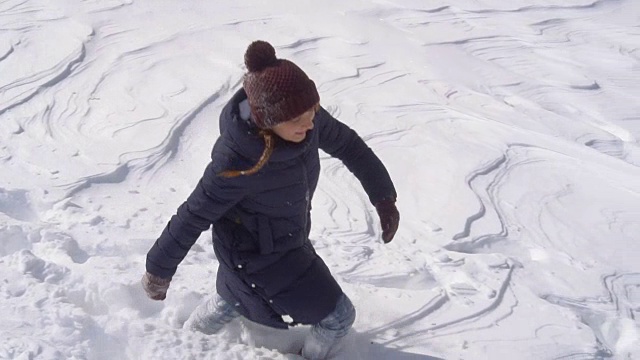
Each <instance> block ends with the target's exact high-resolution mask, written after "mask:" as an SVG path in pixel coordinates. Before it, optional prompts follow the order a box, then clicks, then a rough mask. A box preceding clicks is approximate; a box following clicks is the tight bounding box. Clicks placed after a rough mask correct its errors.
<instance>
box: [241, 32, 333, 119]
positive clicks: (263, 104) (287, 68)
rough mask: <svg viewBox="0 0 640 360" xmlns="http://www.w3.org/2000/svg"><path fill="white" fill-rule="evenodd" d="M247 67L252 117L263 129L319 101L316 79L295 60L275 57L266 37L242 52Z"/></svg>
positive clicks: (245, 82)
mask: <svg viewBox="0 0 640 360" xmlns="http://www.w3.org/2000/svg"><path fill="white" fill-rule="evenodd" d="M244 63H245V65H246V66H247V69H248V70H249V72H248V73H246V74H245V75H244V90H245V91H246V93H247V97H248V98H249V106H251V118H252V120H253V122H254V123H255V124H256V125H257V126H258V127H259V128H262V129H269V128H271V127H273V126H274V125H277V124H280V123H282V122H285V121H289V120H292V119H294V118H296V117H298V116H299V115H302V114H303V113H304V112H305V111H307V110H309V109H311V108H312V107H313V106H314V105H315V104H317V103H318V102H320V96H319V95H318V90H316V85H315V83H314V82H313V81H312V80H311V79H309V77H308V76H307V74H305V73H304V71H302V69H300V68H299V67H298V66H297V65H296V64H294V63H292V62H291V61H289V60H286V59H278V58H276V50H275V49H274V48H273V46H271V44H269V43H268V42H266V41H254V42H253V43H251V45H249V47H248V48H247V52H246V53H245V54H244Z"/></svg>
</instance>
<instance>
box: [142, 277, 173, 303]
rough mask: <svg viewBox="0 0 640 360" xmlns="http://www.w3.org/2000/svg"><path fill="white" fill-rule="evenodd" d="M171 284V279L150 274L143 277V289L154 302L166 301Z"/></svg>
mask: <svg viewBox="0 0 640 360" xmlns="http://www.w3.org/2000/svg"><path fill="white" fill-rule="evenodd" d="M170 282H171V279H163V278H161V277H159V276H155V275H153V274H150V273H148V272H146V273H145V274H144V275H143V276H142V288H143V289H144V291H145V292H146V293H147V296H148V297H150V298H151V299H153V300H164V299H165V298H166V297H167V290H168V289H169V283H170Z"/></svg>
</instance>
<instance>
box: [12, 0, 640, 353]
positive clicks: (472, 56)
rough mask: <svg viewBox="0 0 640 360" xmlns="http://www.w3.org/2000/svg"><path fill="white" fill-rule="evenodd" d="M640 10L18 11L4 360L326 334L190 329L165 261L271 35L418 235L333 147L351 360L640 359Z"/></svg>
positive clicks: (494, 3)
mask: <svg viewBox="0 0 640 360" xmlns="http://www.w3.org/2000/svg"><path fill="white" fill-rule="evenodd" d="M638 24H640V3H638V2H637V1H635V0H617V1H613V0H595V1H594V0H589V1H588V0H565V1H559V0H512V1H498V0H484V1H478V0H452V1H447V2H444V1H429V2H425V1H418V0H404V1H401V0H397V1H386V0H377V1H376V0H369V1H364V0H362V1H336V0H327V1H322V2H311V1H293V0H289V1H286V0H278V1H269V2H261V1H257V0H251V1H242V2H240V1H227V0H222V1H216V2H204V1H198V2H196V1H192V2H187V1H177V0H171V1H170V0H155V1H143V0H138V1H132V0H104V1H98V0H84V1H79V0H75V1H72V0H60V1H55V2H53V1H45V0H5V1H0V30H1V31H0V166H1V168H0V169H1V170H0V304H1V306H0V317H1V318H2V319H3V321H1V322H0V358H2V359H70V358H75V359H127V358H128V359H186V358H195V359H200V358H202V359H254V358H255V359H258V358H260V359H294V358H295V356H294V355H283V354H281V353H280V352H278V351H275V350H273V349H277V350H280V351H285V352H286V351H291V350H294V349H295V348H296V346H299V344H300V341H301V339H302V337H303V336H304V332H305V331H306V329H305V328H296V329H294V330H292V331H288V332H286V331H284V332H283V331H276V330H271V329H264V328H261V327H258V326H255V325H253V324H249V323H243V322H234V323H232V324H231V325H230V326H229V327H228V328H227V329H225V330H224V331H223V332H222V333H221V334H218V335H215V336H205V335H201V334H194V333H189V332H186V331H183V330H182V329H181V325H182V323H183V322H184V321H185V320H186V318H187V317H188V315H189V314H190V312H191V311H192V310H193V309H194V308H195V306H197V304H198V303H199V302H200V301H201V300H202V299H204V297H205V296H207V294H209V293H210V292H211V291H212V289H213V288H214V279H215V272H216V260H215V257H214V254H213V251H212V248H211V245H210V241H211V236H210V235H209V234H207V233H205V234H203V236H202V238H201V239H200V240H199V241H198V243H197V244H196V245H195V246H194V248H193V249H192V250H191V252H190V254H189V255H188V257H187V259H185V261H184V262H183V264H182V265H181V267H180V268H179V270H178V273H177V274H176V276H175V278H174V280H173V282H172V284H171V288H170V290H169V294H168V298H167V300H166V301H164V302H153V301H151V300H148V299H147V298H146V297H145V296H144V294H143V291H142V289H141V288H140V286H139V280H140V277H141V276H142V273H143V271H144V260H145V255H146V252H147V250H148V249H149V247H150V246H151V245H152V243H153V241H154V240H155V238H156V237H157V236H158V235H159V232H160V231H161V230H162V228H163V227H164V225H165V223H166V221H168V219H169V217H170V216H171V215H172V214H173V213H174V211H175V209H176V208H177V206H178V205H179V204H180V203H181V202H182V201H184V199H185V198H186V196H187V195H188V194H189V193H190V191H191V189H192V187H193V186H194V185H195V183H196V182H197V180H198V179H199V177H200V175H201V174H202V171H203V170H204V166H205V165H206V163H207V162H208V160H209V152H210V149H211V146H212V145H213V142H214V141H215V138H216V136H217V134H218V125H217V116H218V113H219V111H220V109H221V107H222V106H223V105H224V103H225V101H226V100H227V99H228V98H229V97H230V95H231V94H232V93H233V92H234V91H235V90H236V89H237V88H238V87H239V86H240V85H241V78H242V74H243V73H244V68H243V63H242V61H243V53H244V50H245V49H246V46H247V45H248V44H249V43H250V42H251V41H253V40H255V39H263V40H267V41H270V42H271V43H272V44H274V46H276V50H277V54H278V56H279V57H283V58H288V59H291V60H293V61H294V62H296V63H297V64H298V65H300V66H301V67H302V68H303V69H304V70H305V71H306V72H307V73H308V74H309V75H310V76H311V78H313V79H314V81H315V82H316V84H317V85H318V88H319V91H320V94H321V98H322V100H321V101H322V104H323V105H324V106H325V107H326V108H328V109H329V110H330V111H331V112H332V113H333V114H334V115H335V116H336V117H338V118H339V119H341V120H342V121H343V122H345V123H346V124H348V125H349V126H351V127H353V128H354V129H356V130H357V131H358V132H359V133H360V134H361V135H362V136H363V138H364V139H365V140H366V142H367V143H368V144H369V146H371V147H372V148H373V149H374V150H375V151H376V153H377V154H378V155H379V156H380V157H381V159H382V160H383V161H384V162H385V164H386V165H387V167H388V169H389V171H390V173H391V176H392V178H393V179H394V181H395V183H396V187H397V189H398V192H399V200H398V206H399V209H400V212H401V226H400V230H399V232H398V234H397V236H396V239H395V240H394V241H393V242H392V243H391V244H389V245H383V244H382V243H381V240H380V230H379V224H378V219H377V216H376V214H375V210H374V209H373V208H372V206H371V205H370V204H369V203H368V201H367V197H366V194H364V192H363V191H362V189H361V187H360V185H359V183H358V182H357V180H355V179H354V178H353V176H352V175H351V174H350V173H349V172H348V171H347V170H346V169H345V168H344V167H343V166H342V165H341V163H340V162H338V161H336V160H333V159H330V158H328V157H327V156H324V157H323V158H322V159H323V160H322V165H323V171H322V175H321V180H320V185H319V189H318V191H317V193H316V196H315V198H314V204H313V207H314V209H313V221H314V225H313V229H312V236H311V238H312V240H313V242H314V244H315V245H316V248H317V249H318V251H319V253H320V254H321V256H323V258H324V259H325V261H326V262H327V264H328V265H329V266H330V268H331V270H332V272H333V273H334V274H335V276H336V277H337V279H338V280H339V281H340V283H341V284H342V285H343V288H344V289H345V291H346V292H347V294H348V295H349V296H350V297H351V298H352V300H353V302H354V304H355V305H356V308H357V310H358V318H357V320H356V323H355V327H354V331H353V333H352V334H351V335H350V336H349V337H348V339H347V344H346V346H345V349H344V350H343V352H342V354H341V355H340V356H339V358H340V359H400V360H402V359H431V358H445V359H597V358H605V357H612V358H616V359H634V358H640V340H639V339H640V320H639V319H638V315H639V314H640V261H639V260H640V241H639V240H640V143H639V138H640V50H639V48H640V27H639V26H638Z"/></svg>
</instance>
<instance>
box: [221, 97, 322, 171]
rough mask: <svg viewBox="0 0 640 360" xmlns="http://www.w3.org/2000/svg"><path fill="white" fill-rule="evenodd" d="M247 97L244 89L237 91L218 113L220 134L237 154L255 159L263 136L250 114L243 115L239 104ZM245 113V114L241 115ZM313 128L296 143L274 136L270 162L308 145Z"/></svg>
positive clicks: (284, 158)
mask: <svg viewBox="0 0 640 360" xmlns="http://www.w3.org/2000/svg"><path fill="white" fill-rule="evenodd" d="M246 100H247V93H246V92H245V90H244V88H241V89H240V90H238V91H237V92H236V93H235V94H234V95H233V97H232V98H231V100H230V101H229V102H228V103H227V105H226V106H225V107H224V108H223V109H222V112H221V114H220V135H221V136H222V137H224V138H225V140H227V145H228V146H229V147H230V148H231V149H232V150H234V152H236V153H237V154H239V155H240V156H242V157H244V158H247V159H249V160H251V161H253V162H257V161H258V159H260V156H261V155H262V152H263V151H264V146H265V144H264V139H263V138H262V135H261V134H260V131H261V129H260V128H258V126H256V125H255V124H254V122H253V121H252V120H251V118H250V117H248V118H243V116H241V115H244V113H245V111H241V110H240V108H241V105H240V104H241V103H242V102H243V101H246ZM241 113H242V114H241ZM245 116H246V115H245ZM315 136H317V134H316V133H315V130H310V131H309V132H308V133H307V137H306V138H305V139H304V140H303V141H302V142H300V143H294V142H290V141H286V140H283V139H282V138H280V137H278V136H275V138H276V144H275V148H274V151H273V153H272V154H271V157H270V158H269V161H270V162H282V161H288V160H291V159H294V158H296V157H298V156H300V155H302V154H303V153H304V152H306V151H308V150H309V149H310V148H311V144H312V142H313V138H314V137H315Z"/></svg>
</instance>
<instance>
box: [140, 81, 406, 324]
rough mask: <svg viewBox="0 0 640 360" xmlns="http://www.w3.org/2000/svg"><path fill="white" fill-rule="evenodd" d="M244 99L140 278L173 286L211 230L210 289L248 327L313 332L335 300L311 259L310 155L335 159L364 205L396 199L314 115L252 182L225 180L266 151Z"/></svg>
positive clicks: (360, 155)
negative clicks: (214, 269) (213, 276)
mask: <svg viewBox="0 0 640 360" xmlns="http://www.w3.org/2000/svg"><path fill="white" fill-rule="evenodd" d="M246 98H247V96H246V93H245V92H244V90H243V89H240V90H239V91H238V92H237V93H236V94H235V95H234V96H233V98H232V99H231V100H230V101H229V103H228V104H227V105H226V106H225V108H224V109H223V110H222V114H221V115H220V133H221V135H220V137H219V138H218V140H217V141H216V143H215V145H214V147H213V151H212V154H211V158H212V161H211V163H210V164H209V165H208V166H207V168H206V170H205V173H204V175H203V176H202V179H201V180H200V181H199V182H198V185H197V186H196V188H195V190H194V191H193V193H192V194H191V195H190V196H189V198H188V199H187V201H186V202H185V203H184V204H182V205H181V206H180V207H179V208H178V211H177V213H176V215H174V216H173V217H172V218H171V220H170V221H169V223H168V224H167V227H166V228H165V229H164V231H163V232H162V235H161V236H160V237H159V238H158V240H157V241H156V243H155V244H154V245H153V247H152V248H151V250H150V251H149V253H148V254H147V271H148V272H150V273H151V274H154V275H157V276H160V277H162V278H171V277H172V276H173V274H174V273H175V272H176V269H177V266H178V264H179V263H180V262H181V261H182V259H184V257H185V256H186V254H187V252H188V251H189V249H190V248H191V246H192V245H193V244H194V243H195V241H196V240H197V238H198V237H199V236H200V234H201V233H202V231H204V230H207V229H208V228H209V227H210V226H211V225H212V224H213V245H214V250H215V253H216V256H217V258H218V261H219V262H220V267H219V269H218V278H217V283H216V288H217V291H218V293H219V294H220V295H221V296H222V298H224V299H225V300H226V301H227V302H229V303H231V304H235V305H236V308H237V310H238V312H239V313H241V314H242V315H244V316H245V317H247V318H248V319H250V320H252V321H255V322H258V323H261V324H264V325H267V326H272V327H277V328H286V327H287V326H288V325H287V324H286V323H285V322H284V321H283V320H282V315H289V316H290V317H291V318H293V320H294V321H295V322H296V323H302V324H315V323H318V322H319V321H320V320H322V319H323V318H324V317H326V316H327V315H328V314H329V313H330V312H331V311H333V309H334V308H335V305H336V302H337V300H338V297H339V296H340V294H341V293H342V290H341V289H340V286H339V285H338V284H337V282H336V281H335V279H334V278H333V276H332V275H331V273H330V271H329V269H328V268H327V266H326V265H325V263H324V262H323V261H322V259H321V258H320V257H319V256H318V255H317V254H316V252H315V250H314V249H313V246H312V245H311V242H310V241H309V238H308V236H309V232H310V229H311V221H310V219H311V218H310V209H311V199H312V197H313V193H314V191H315V189H316V185H317V183H318V176H319V174H320V160H319V156H318V149H319V148H320V149H322V150H324V151H325V152H327V153H328V154H330V155H332V156H334V157H337V158H339V159H341V160H342V161H343V162H344V164H345V165H346V166H347V168H348V169H349V170H350V171H351V172H353V173H354V174H355V176H356V177H357V178H358V179H359V180H360V182H361V183H362V185H363V187H364V189H365V191H366V192H367V194H368V196H369V198H370V201H371V202H372V203H373V204H375V203H376V202H378V201H380V200H383V199H387V198H395V197H396V192H395V189H394V187H393V183H392V182H391V179H390V177H389V174H388V172H387V170H386V169H385V167H384V165H383V164H382V162H381V161H380V160H379V159H378V157H376V156H375V155H374V153H373V152H372V151H371V149H369V147H367V145H366V144H365V143H364V141H363V140H362V139H361V138H360V137H359V136H358V135H357V134H356V133H355V131H353V130H352V129H350V128H349V127H347V126H346V125H344V124H342V123H341V122H339V121H338V120H336V119H334V118H333V117H332V116H331V115H330V114H329V113H328V112H327V111H326V110H324V109H322V108H321V109H320V110H319V111H318V112H317V113H316V115H315V118H314V129H313V130H311V131H309V132H308V133H307V137H306V138H305V140H304V141H303V142H302V143H291V142H287V141H284V140H282V139H280V138H278V139H277V142H276V145H275V149H274V151H273V154H272V155H271V157H270V159H269V161H268V162H267V164H266V165H265V166H264V167H263V168H262V169H261V170H260V171H259V172H257V173H256V174H254V175H248V176H238V177H234V178H225V177H222V176H219V174H220V173H221V172H222V171H225V170H246V169H249V168H251V167H252V166H253V165H255V164H256V163H257V161H258V159H259V158H260V155H261V154H262V152H263V150H264V141H263V139H262V137H261V136H260V134H259V129H258V128H256V127H255V126H254V125H253V124H252V122H251V121H250V120H249V119H244V118H243V117H242V116H241V111H240V106H241V105H240V104H241V103H242V102H243V101H245V100H246Z"/></svg>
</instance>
